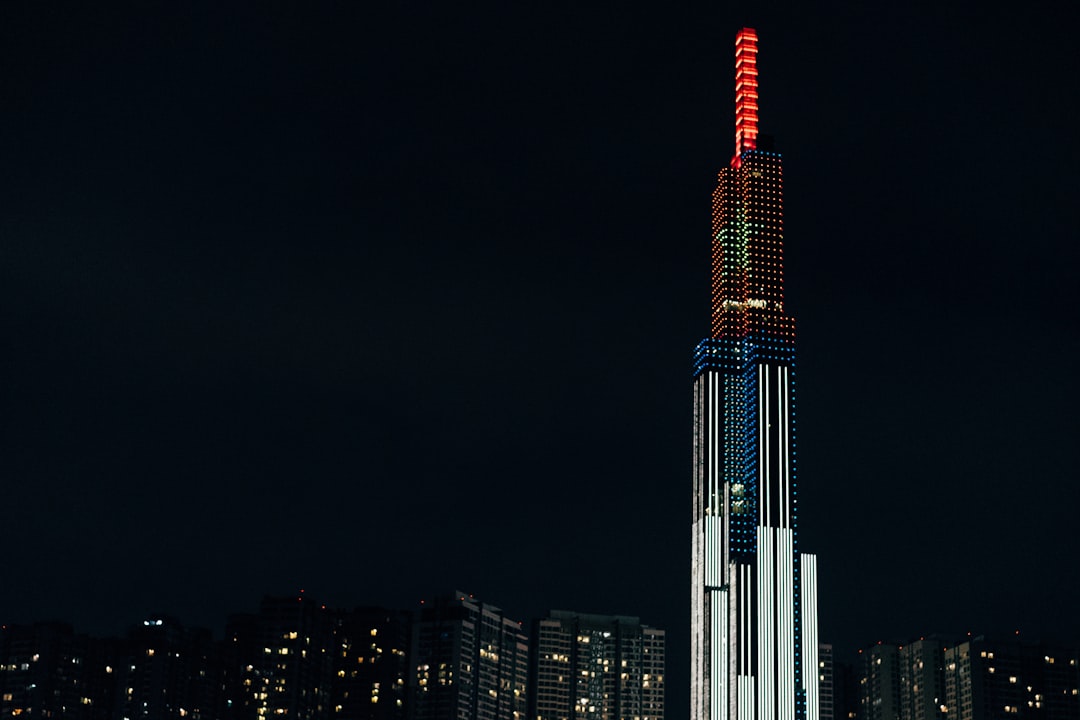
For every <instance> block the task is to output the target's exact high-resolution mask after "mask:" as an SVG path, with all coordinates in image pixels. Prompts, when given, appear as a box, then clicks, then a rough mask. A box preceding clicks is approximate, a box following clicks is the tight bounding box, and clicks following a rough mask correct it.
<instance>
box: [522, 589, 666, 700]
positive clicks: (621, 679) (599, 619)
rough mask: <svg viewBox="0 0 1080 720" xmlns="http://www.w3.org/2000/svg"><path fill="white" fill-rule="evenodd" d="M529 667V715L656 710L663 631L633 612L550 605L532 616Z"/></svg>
mask: <svg viewBox="0 0 1080 720" xmlns="http://www.w3.org/2000/svg"><path fill="white" fill-rule="evenodd" d="M529 670H530V673H529V678H530V682H529V688H530V692H529V715H528V717H529V718H534V719H541V720H584V719H585V718H589V719H590V720H593V719H595V720H617V719H620V718H639V719H640V720H663V718H664V631H663V630H659V629H657V628H652V627H649V626H647V625H642V624H641V621H640V620H639V619H638V618H636V617H626V616H622V615H593V614H587V613H574V612H566V611H562V610H553V611H551V612H550V613H549V614H548V617H546V618H541V619H539V620H535V621H534V622H533V628H532V660H531V663H530V669H529Z"/></svg>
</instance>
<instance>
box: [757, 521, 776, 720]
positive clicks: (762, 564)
mask: <svg viewBox="0 0 1080 720" xmlns="http://www.w3.org/2000/svg"><path fill="white" fill-rule="evenodd" d="M774 545H775V543H774V537H773V531H772V529H771V528H767V527H759V528H758V558H757V560H758V568H757V569H758V581H757V586H758V603H757V605H758V617H757V651H758V661H757V666H758V672H757V682H758V717H759V718H761V720H776V718H775V713H774V709H775V706H776V653H775V642H776V638H775V635H776V611H775V608H776V595H775V585H776V557H775V554H774Z"/></svg>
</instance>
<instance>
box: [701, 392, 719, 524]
mask: <svg viewBox="0 0 1080 720" xmlns="http://www.w3.org/2000/svg"><path fill="white" fill-rule="evenodd" d="M715 383H716V378H715V377H714V375H713V373H712V372H711V371H706V372H705V407H706V408H707V411H706V417H707V418H708V419H707V421H706V422H707V424H706V427H705V429H704V432H705V434H706V435H707V436H708V438H709V454H708V461H707V462H706V463H705V478H704V482H703V485H705V493H706V495H705V507H707V508H709V513H710V514H712V513H713V512H716V508H715V507H713V496H714V494H715V493H714V491H713V474H714V473H715V472H716V402H715V401H714V398H713V385H714V384H715Z"/></svg>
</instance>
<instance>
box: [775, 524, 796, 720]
mask: <svg viewBox="0 0 1080 720" xmlns="http://www.w3.org/2000/svg"><path fill="white" fill-rule="evenodd" d="M776 536H777V546H778V547H777V568H776V569H777V584H778V586H779V592H778V595H779V598H778V602H777V615H778V623H777V624H778V625H779V637H778V638H777V640H778V642H777V646H778V655H779V658H778V660H779V665H780V667H779V672H778V679H779V681H780V685H779V687H778V688H777V698H778V704H779V707H780V718H779V720H795V548H794V533H793V532H792V531H791V530H790V529H787V528H784V529H779V530H777V531H776Z"/></svg>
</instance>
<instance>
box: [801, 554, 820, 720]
mask: <svg viewBox="0 0 1080 720" xmlns="http://www.w3.org/2000/svg"><path fill="white" fill-rule="evenodd" d="M799 557H800V561H801V562H802V578H801V579H802V628H803V633H802V635H803V658H804V660H803V688H804V689H805V690H806V720H821V688H820V686H819V682H820V680H819V678H818V675H819V673H820V671H819V670H818V626H817V610H818V608H817V556H816V555H809V554H807V553H803V554H802V555H800V556H799Z"/></svg>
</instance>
